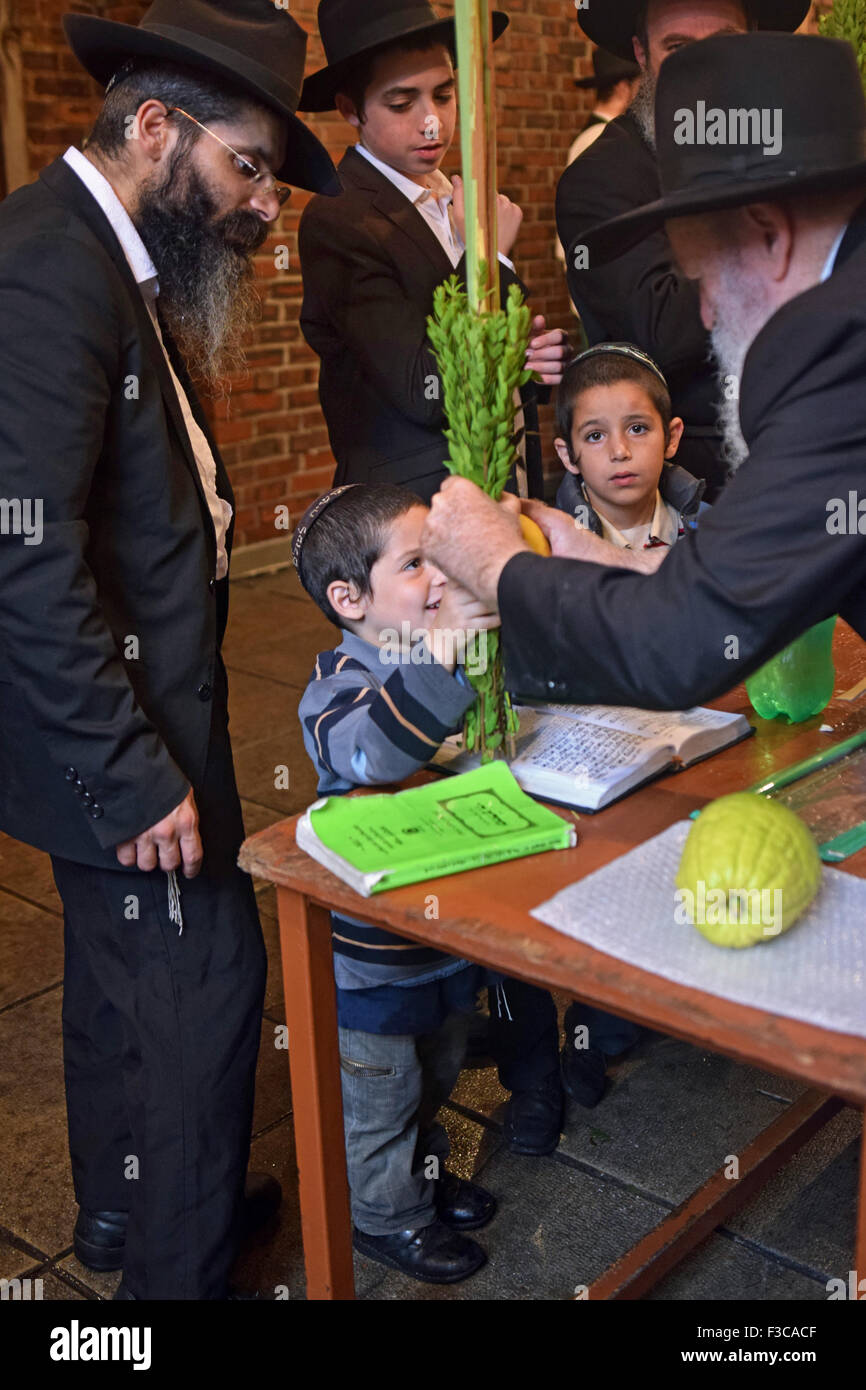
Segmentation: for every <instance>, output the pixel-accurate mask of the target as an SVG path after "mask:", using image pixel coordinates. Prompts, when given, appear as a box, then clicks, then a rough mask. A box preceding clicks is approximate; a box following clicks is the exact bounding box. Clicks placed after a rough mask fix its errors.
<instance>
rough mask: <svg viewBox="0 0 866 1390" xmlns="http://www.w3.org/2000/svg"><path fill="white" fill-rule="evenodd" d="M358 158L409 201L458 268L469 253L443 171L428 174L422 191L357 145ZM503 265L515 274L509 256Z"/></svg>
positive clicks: (448, 183)
mask: <svg viewBox="0 0 866 1390" xmlns="http://www.w3.org/2000/svg"><path fill="white" fill-rule="evenodd" d="M355 149H356V150H357V151H358V154H362V155H363V156H364V158H365V159H366V160H368V161H369V162H370V164H372V165H373V166H374V168H376V169H378V170H379V173H380V174H384V175H385V178H386V179H388V180H389V181H390V182H391V183H393V185H394V187H395V188H398V189H399V190H400V192H401V193H402V194H403V195H404V197H406V198H408V199H409V202H410V203H412V204H413V205H414V206H415V207H416V208H417V209H418V211H419V212H420V214H421V216H422V217H423V218H424V220H425V222H427V223H428V224H429V226H430V228H431V230H432V231H433V234H434V236H435V237H436V240H437V241H438V242H439V244H440V246H441V247H442V249H443V251H444V252H445V254H446V256H447V257H448V258H449V260H450V261H451V264H452V265H453V266H454V267H456V266H457V264H458V263H459V261H460V257H461V256H462V255H463V252H464V251H465V250H466V247H465V244H464V242H463V238H462V237H461V235H460V233H459V232H458V230H457V226H456V224H455V222H454V218H453V214H452V208H451V199H452V197H453V194H454V189H453V187H452V185H451V181H450V180H449V179H447V178H446V177H445V175H444V174H443V173H442V170H441V169H431V170H430V173H429V174H427V175H426V176H425V177H426V180H427V187H426V188H422V187H421V185H420V184H418V183H415V182H414V180H413V179H410V178H407V177H406V175H405V174H401V173H400V170H399V169H394V168H392V166H391V165H390V164H385V163H384V161H383V160H381V159H378V158H377V157H376V155H374V154H371V153H370V151H369V150H368V149H367V148H366V146H364V145H361V144H358V145H356V146H355ZM499 259H500V261H501V262H502V264H503V265H507V266H508V269H509V270H514V265H513V262H511V261H510V260H509V259H508V257H507V256H503V255H501V254H500V256H499Z"/></svg>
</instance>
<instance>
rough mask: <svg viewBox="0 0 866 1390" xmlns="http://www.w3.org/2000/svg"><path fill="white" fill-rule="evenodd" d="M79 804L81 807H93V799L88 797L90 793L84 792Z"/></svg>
mask: <svg viewBox="0 0 866 1390" xmlns="http://www.w3.org/2000/svg"><path fill="white" fill-rule="evenodd" d="M81 804H82V806H92V805H93V797H92V796H91V795H90V792H84V794H83V795H82V798H81Z"/></svg>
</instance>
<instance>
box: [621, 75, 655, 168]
mask: <svg viewBox="0 0 866 1390" xmlns="http://www.w3.org/2000/svg"><path fill="white" fill-rule="evenodd" d="M628 109H629V111H630V112H631V114H632V115H633V116H634V118H635V120H636V121H637V123H638V125H639V126H640V133H641V135H642V136H643V138H644V140H646V142H647V144H648V145H649V147H650V149H651V150H652V151H653V152H655V147H656V79H655V77H654V76H653V74H652V73H651V72H650V70H649V68H648V67H646V68H644V70H643V72H642V73H641V79H640V82H639V84H638V89H637V91H636V92H635V94H634V97H633V99H632V103H631V106H630V107H629V108H628Z"/></svg>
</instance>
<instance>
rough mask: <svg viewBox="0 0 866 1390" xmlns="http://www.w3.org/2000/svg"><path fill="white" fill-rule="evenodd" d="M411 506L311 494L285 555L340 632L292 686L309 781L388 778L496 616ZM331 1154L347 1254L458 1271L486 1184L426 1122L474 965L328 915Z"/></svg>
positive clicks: (354, 783) (355, 491)
mask: <svg viewBox="0 0 866 1390" xmlns="http://www.w3.org/2000/svg"><path fill="white" fill-rule="evenodd" d="M426 515H427V507H426V504H425V503H423V502H422V501H421V500H420V498H418V497H416V496H415V495H414V494H412V493H411V492H409V491H408V490H407V489H405V488H402V487H391V486H382V487H375V486H367V485H363V484H350V485H348V486H346V487H341V488H335V489H333V490H332V491H331V492H329V493H326V494H325V495H324V496H323V497H320V498H319V499H318V500H317V501H316V502H315V503H314V504H313V506H312V507H311V508H309V510H308V512H307V513H306V515H305V516H304V518H303V520H302V521H301V523H300V525H299V527H298V529H297V531H296V533H295V537H294V542H293V553H294V559H295V565H296V567H297V570H298V574H299V576H300V578H301V582H302V583H303V585H304V587H305V588H306V589H307V591H308V592H309V593H310V594H311V596H312V597H313V598H314V599H315V601H316V603H317V604H318V606H319V607H320V608H321V610H322V611H323V613H325V615H326V616H327V617H328V618H329V619H330V620H331V622H333V623H335V624H336V625H337V627H339V628H340V629H342V640H341V641H340V643H339V644H338V646H337V647H335V648H334V650H333V651H327V652H322V653H320V655H319V657H318V659H317V661H316V667H315V671H314V673H313V675H312V677H311V680H310V683H309V685H308V686H307V689H306V691H305V693H304V695H303V698H302V699H301V703H300V709H299V715H300V719H301V724H302V728H303V735H304V744H305V746H306V749H307V752H308V753H309V755H310V757H311V758H312V760H313V762H314V764H315V766H316V768H317V770H318V773H319V792H320V793H322V794H331V795H333V794H339V793H343V792H347V791H350V790H352V789H353V788H354V787H359V786H371V785H376V784H381V783H392V782H400V781H402V780H403V779H404V778H405V777H407V776H408V775H409V774H410V773H412V772H415V771H417V770H418V769H419V768H421V767H423V766H424V765H425V764H426V763H427V762H428V761H429V760H430V758H431V757H432V755H433V754H434V752H435V751H436V749H437V748H438V747H439V745H440V743H441V742H442V740H443V739H444V738H445V737H446V736H447V735H448V734H449V733H451V732H453V731H454V729H455V728H457V727H459V725H460V723H461V721H462V717H463V715H464V713H465V711H466V710H467V709H468V707H469V705H470V704H471V703H472V701H473V699H474V691H473V690H472V688H471V686H470V685H469V682H468V680H467V679H466V676H465V674H464V672H463V669H462V667H461V666H460V665H459V664H458V661H457V656H458V655H459V652H460V651H461V650H465V647H464V646H463V643H464V640H465V634H466V632H467V630H472V629H488V628H491V627H494V626H496V625H498V622H499V619H498V616H497V615H495V614H491V613H487V612H485V611H484V609H483V608H482V606H481V605H480V604H479V603H478V602H477V600H475V599H474V598H473V597H472V596H471V595H470V594H468V593H466V592H465V591H464V590H462V589H460V588H459V587H457V586H454V585H452V584H449V583H447V582H446V580H445V577H444V575H442V574H441V573H440V571H438V570H436V569H434V568H433V567H432V566H430V565H429V564H427V563H426V562H425V561H424V559H423V557H422V555H421V549H420V539H421V531H422V528H423V526H424V521H425V518H426ZM331 923H332V932H333V945H334V969H335V975H336V984H337V1013H338V1021H339V1027H340V1054H341V1069H342V1088H343V1111H344V1120H345V1135H346V1157H347V1162H348V1172H349V1185H350V1188H351V1195H352V1218H353V1223H354V1242H355V1246H356V1248H357V1249H358V1250H361V1251H362V1252H363V1253H364V1254H366V1255H369V1256H371V1257H372V1258H373V1259H376V1260H379V1261H381V1262H382V1263H384V1264H388V1265H391V1266H393V1267H395V1268H397V1269H400V1270H402V1271H403V1272H404V1273H407V1274H409V1275H411V1276H413V1277H414V1278H416V1279H420V1280H423V1281H425V1282H429V1283H455V1282H457V1281H458V1280H460V1279H465V1278H467V1277H468V1276H469V1275H470V1274H473V1273H475V1271H476V1270H477V1269H479V1268H480V1267H481V1265H482V1264H483V1263H484V1260H485V1255H484V1251H483V1250H482V1249H481V1247H480V1246H479V1245H478V1244H477V1242H475V1241H474V1240H470V1239H468V1238H467V1237H466V1236H465V1235H463V1234H462V1232H464V1231H467V1230H474V1229H477V1228H479V1227H481V1226H484V1225H486V1224H487V1222H488V1221H489V1220H490V1219H491V1217H492V1216H493V1213H494V1211H495V1207H496V1203H495V1201H494V1199H493V1197H492V1196H491V1195H490V1193H488V1192H485V1191H484V1189H483V1188H481V1187H478V1186H476V1185H474V1184H472V1183H468V1182H464V1181H461V1180H459V1179H458V1178H456V1177H455V1176H454V1175H452V1174H449V1173H447V1172H446V1170H445V1167H444V1164H445V1159H446V1158H447V1154H448V1141H447V1136H446V1134H445V1131H444V1130H443V1129H442V1127H441V1126H439V1125H436V1124H435V1123H434V1119H435V1115H436V1112H437V1110H438V1109H439V1106H440V1105H441V1104H442V1103H443V1101H445V1100H446V1099H447V1098H448V1095H449V1094H450V1092H451V1089H452V1086H453V1085H454V1083H455V1081H456V1080H457V1077H458V1075H459V1072H460V1067H461V1064H462V1061H463V1056H464V1051H465V1045H466V1037H467V1032H468V1029H469V1026H470V1024H471V1022H472V1019H473V1016H474V1009H475V998H476V995H477V993H478V991H479V989H480V988H481V987H482V986H483V985H485V984H487V983H488V978H489V972H488V971H487V970H486V969H485V968H484V967H482V966H477V965H473V964H471V963H470V962H469V961H465V960H455V959H454V958H453V957H451V956H447V955H445V954H444V953H443V952H442V951H437V950H434V949H433V948H431V947H427V946H420V945H418V944H417V943H416V942H413V941H408V940H406V939H405V938H401V937H399V936H396V935H395V934H394V933H393V932H387V931H384V930H383V929H380V928H378V927H371V926H369V925H367V924H365V923H362V922H356V921H353V920H352V919H351V918H346V917H341V916H337V914H332V917H331Z"/></svg>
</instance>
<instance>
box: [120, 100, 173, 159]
mask: <svg viewBox="0 0 866 1390" xmlns="http://www.w3.org/2000/svg"><path fill="white" fill-rule="evenodd" d="M127 123H128V129H127V132H126V138H127V140H129V141H132V140H134V141H135V142H136V148H138V149H140V150H143V151H144V153H145V155H146V156H147V158H148V159H149V160H151V161H152V163H154V164H156V163H158V162H159V160H160V159H162V158H163V156H164V155H166V154H167V153H168V152H169V151H170V150H172V149H173V148H174V145H175V143H176V141H177V127H176V126H175V125H174V123H173V122H172V119H171V116H170V114H169V112H168V111H167V110H166V107H165V104H164V103H163V102H161V101H158V100H157V99H156V97H151V98H149V99H148V100H147V101H144V102H142V104H141V106H139V108H138V110H137V111H136V113H135V115H134V116H133V117H127Z"/></svg>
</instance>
